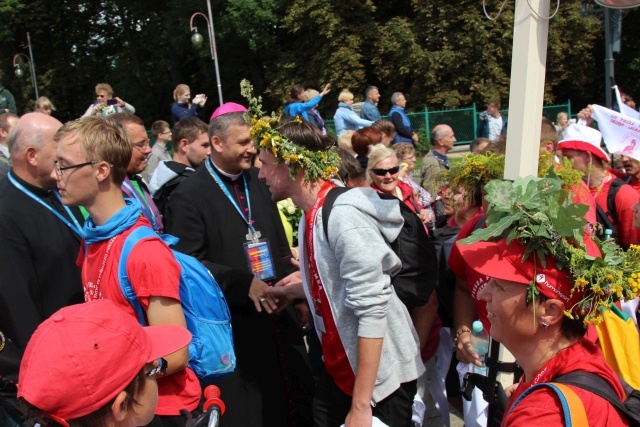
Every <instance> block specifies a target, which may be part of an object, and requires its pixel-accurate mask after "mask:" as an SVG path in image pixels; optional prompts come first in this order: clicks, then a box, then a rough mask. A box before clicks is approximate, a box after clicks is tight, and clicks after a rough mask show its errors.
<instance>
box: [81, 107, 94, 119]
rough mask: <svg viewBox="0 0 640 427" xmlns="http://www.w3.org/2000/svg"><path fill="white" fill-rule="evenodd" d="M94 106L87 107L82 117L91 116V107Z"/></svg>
mask: <svg viewBox="0 0 640 427" xmlns="http://www.w3.org/2000/svg"><path fill="white" fill-rule="evenodd" d="M94 106H95V104H91V105H89V108H87V111H85V112H84V114H83V115H82V117H89V116H90V115H91V111H93V107H94Z"/></svg>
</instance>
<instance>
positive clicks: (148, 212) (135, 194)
mask: <svg viewBox="0 0 640 427" xmlns="http://www.w3.org/2000/svg"><path fill="white" fill-rule="evenodd" d="M122 186H123V187H124V188H126V189H127V190H129V192H130V193H131V195H132V196H133V197H135V198H136V199H138V201H139V202H140V205H141V206H142V210H143V211H144V216H146V217H147V218H148V219H149V221H151V225H152V226H153V229H154V231H158V225H157V224H156V216H155V215H154V214H153V211H152V210H151V208H150V207H149V204H148V202H147V200H145V198H144V197H142V198H140V195H139V194H138V192H137V191H136V189H135V188H133V187H132V186H131V185H129V183H128V182H127V181H122ZM140 191H142V192H143V193H144V191H143V190H142V187H140Z"/></svg>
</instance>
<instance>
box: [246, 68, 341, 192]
mask: <svg viewBox="0 0 640 427" xmlns="http://www.w3.org/2000/svg"><path fill="white" fill-rule="evenodd" d="M240 94H241V95H242V96H244V97H245V98H247V100H248V101H249V108H248V109H247V112H246V113H245V118H246V119H247V121H250V122H251V138H253V139H254V141H255V142H256V144H257V145H258V146H259V147H260V148H261V149H264V150H269V151H271V153H272V154H273V155H274V156H275V157H276V158H277V159H278V161H280V159H282V160H283V161H284V162H285V163H286V164H287V165H288V166H289V176H291V179H292V180H293V179H295V178H296V175H298V173H299V172H300V171H301V170H302V169H304V178H305V179H306V180H307V181H309V182H315V181H317V180H318V179H319V178H322V179H325V180H328V179H331V177H333V176H335V175H337V174H338V165H339V164H340V156H339V155H338V153H336V152H335V151H333V150H319V151H311V150H309V149H307V148H304V147H302V146H300V145H297V144H295V143H293V142H292V141H291V140H289V139H288V138H286V137H284V136H283V135H282V134H281V133H280V132H279V131H278V129H279V128H278V126H279V122H280V116H279V115H276V113H271V116H265V113H264V111H262V97H261V96H259V97H257V98H256V97H254V96H253V86H252V85H251V83H250V82H249V81H248V80H246V79H245V80H242V82H240ZM296 121H297V122H298V123H302V119H301V118H300V117H296Z"/></svg>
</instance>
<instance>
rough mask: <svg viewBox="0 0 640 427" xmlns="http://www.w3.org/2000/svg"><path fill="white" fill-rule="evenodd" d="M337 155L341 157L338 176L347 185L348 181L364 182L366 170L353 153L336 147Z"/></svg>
mask: <svg viewBox="0 0 640 427" xmlns="http://www.w3.org/2000/svg"><path fill="white" fill-rule="evenodd" d="M333 150H335V152H336V153H338V155H339V156H340V164H339V165H338V176H339V177H340V179H342V181H344V183H345V184H346V183H347V182H348V181H354V182H355V181H361V180H364V174H365V170H364V169H363V168H362V165H361V164H360V162H359V161H358V159H356V158H355V157H354V156H353V155H352V154H351V153H349V152H348V151H347V150H345V149H344V148H340V147H334V148H333Z"/></svg>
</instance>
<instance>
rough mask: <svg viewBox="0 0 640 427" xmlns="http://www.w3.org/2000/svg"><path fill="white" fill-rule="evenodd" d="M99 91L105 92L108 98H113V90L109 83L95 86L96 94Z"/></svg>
mask: <svg viewBox="0 0 640 427" xmlns="http://www.w3.org/2000/svg"><path fill="white" fill-rule="evenodd" d="M101 90H103V91H105V92H107V94H108V95H109V96H113V88H112V87H111V85H110V84H109V83H98V84H97V85H96V93H98V92H100V91H101Z"/></svg>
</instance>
